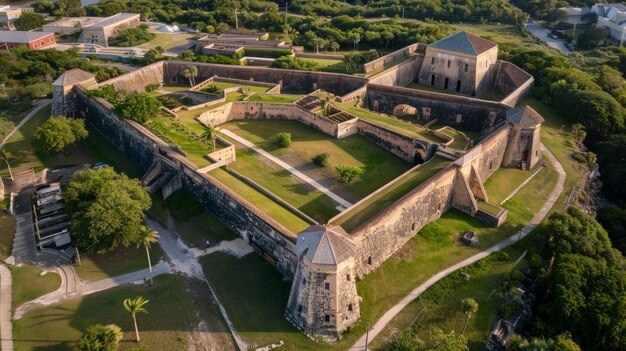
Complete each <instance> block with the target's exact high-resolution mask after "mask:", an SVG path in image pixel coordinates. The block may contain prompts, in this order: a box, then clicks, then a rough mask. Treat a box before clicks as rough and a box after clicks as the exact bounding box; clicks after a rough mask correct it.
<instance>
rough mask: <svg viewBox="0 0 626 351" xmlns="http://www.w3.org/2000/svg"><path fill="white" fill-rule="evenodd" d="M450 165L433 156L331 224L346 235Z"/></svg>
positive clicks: (446, 160) (442, 159) (446, 161)
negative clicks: (338, 227)
mask: <svg viewBox="0 0 626 351" xmlns="http://www.w3.org/2000/svg"><path fill="white" fill-rule="evenodd" d="M449 164H450V160H448V159H444V158H441V157H439V156H435V157H434V158H432V159H431V160H430V161H428V162H426V163H424V164H422V165H421V166H419V167H417V168H415V170H414V171H413V172H411V173H409V174H406V175H405V176H404V177H402V178H401V179H399V180H398V181H396V182H395V183H394V184H393V185H391V186H390V187H388V188H387V189H385V190H384V191H381V192H380V193H378V194H376V195H374V196H372V197H371V198H369V199H368V200H367V201H365V202H363V203H361V204H360V205H358V206H356V207H353V208H352V209H351V210H349V211H347V212H344V213H343V214H342V216H341V217H339V218H337V219H336V220H335V221H333V223H331V224H336V225H340V226H341V227H342V228H343V229H345V230H346V231H347V232H348V233H350V232H351V231H353V230H354V229H356V228H357V227H358V226H359V225H360V224H362V223H363V222H365V221H366V220H368V219H369V218H371V217H373V216H375V215H376V214H377V213H379V212H380V211H382V210H383V209H385V208H387V207H388V206H389V205H391V204H392V203H394V202H395V201H397V200H398V199H400V198H401V197H402V196H404V195H406V194H408V193H409V192H410V191H411V190H413V189H415V188H416V187H418V186H419V185H420V184H422V183H423V182H425V181H426V180H427V179H428V178H430V177H432V176H433V175H435V174H436V173H437V172H439V171H441V170H442V169H444V168H445V167H446V166H447V165H449Z"/></svg>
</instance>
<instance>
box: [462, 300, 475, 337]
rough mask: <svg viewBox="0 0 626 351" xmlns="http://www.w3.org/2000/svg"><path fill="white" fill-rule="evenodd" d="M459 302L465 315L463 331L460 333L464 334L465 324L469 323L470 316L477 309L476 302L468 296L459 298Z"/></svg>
mask: <svg viewBox="0 0 626 351" xmlns="http://www.w3.org/2000/svg"><path fill="white" fill-rule="evenodd" d="M461 304H463V312H464V313H465V314H466V315H467V320H466V321H465V326H464V327H463V332H462V333H461V334H465V329H467V324H468V323H469V320H470V318H472V315H473V314H474V313H476V312H477V311H478V302H476V300H474V299H472V298H470V297H468V298H466V299H463V300H461Z"/></svg>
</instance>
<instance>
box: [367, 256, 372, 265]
mask: <svg viewBox="0 0 626 351" xmlns="http://www.w3.org/2000/svg"><path fill="white" fill-rule="evenodd" d="M367 264H372V256H370V257H368V258H367Z"/></svg>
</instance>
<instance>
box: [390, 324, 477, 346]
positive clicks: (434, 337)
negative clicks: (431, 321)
mask: <svg viewBox="0 0 626 351" xmlns="http://www.w3.org/2000/svg"><path fill="white" fill-rule="evenodd" d="M428 334H429V338H428V339H427V340H425V341H424V340H422V339H420V338H419V337H418V336H417V333H416V332H415V330H413V329H412V328H407V329H405V330H403V331H401V332H396V333H394V334H392V336H391V338H390V343H389V347H388V348H387V350H388V351H467V350H468V347H467V338H466V337H465V336H464V335H462V334H457V333H456V332H454V331H453V330H451V331H450V332H448V333H446V332H445V331H443V330H441V329H439V328H434V329H431V330H429V332H428Z"/></svg>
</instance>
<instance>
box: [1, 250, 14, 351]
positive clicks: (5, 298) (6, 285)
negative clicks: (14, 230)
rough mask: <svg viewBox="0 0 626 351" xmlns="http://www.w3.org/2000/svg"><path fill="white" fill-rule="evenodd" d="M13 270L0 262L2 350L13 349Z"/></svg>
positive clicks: (11, 350)
mask: <svg viewBox="0 0 626 351" xmlns="http://www.w3.org/2000/svg"><path fill="white" fill-rule="evenodd" d="M12 288H13V285H12V281H11V271H10V270H9V268H8V267H7V266H6V265H5V264H4V263H2V262H0V350H2V351H13V322H11V297H12V295H11V293H12V292H11V289H12Z"/></svg>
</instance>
